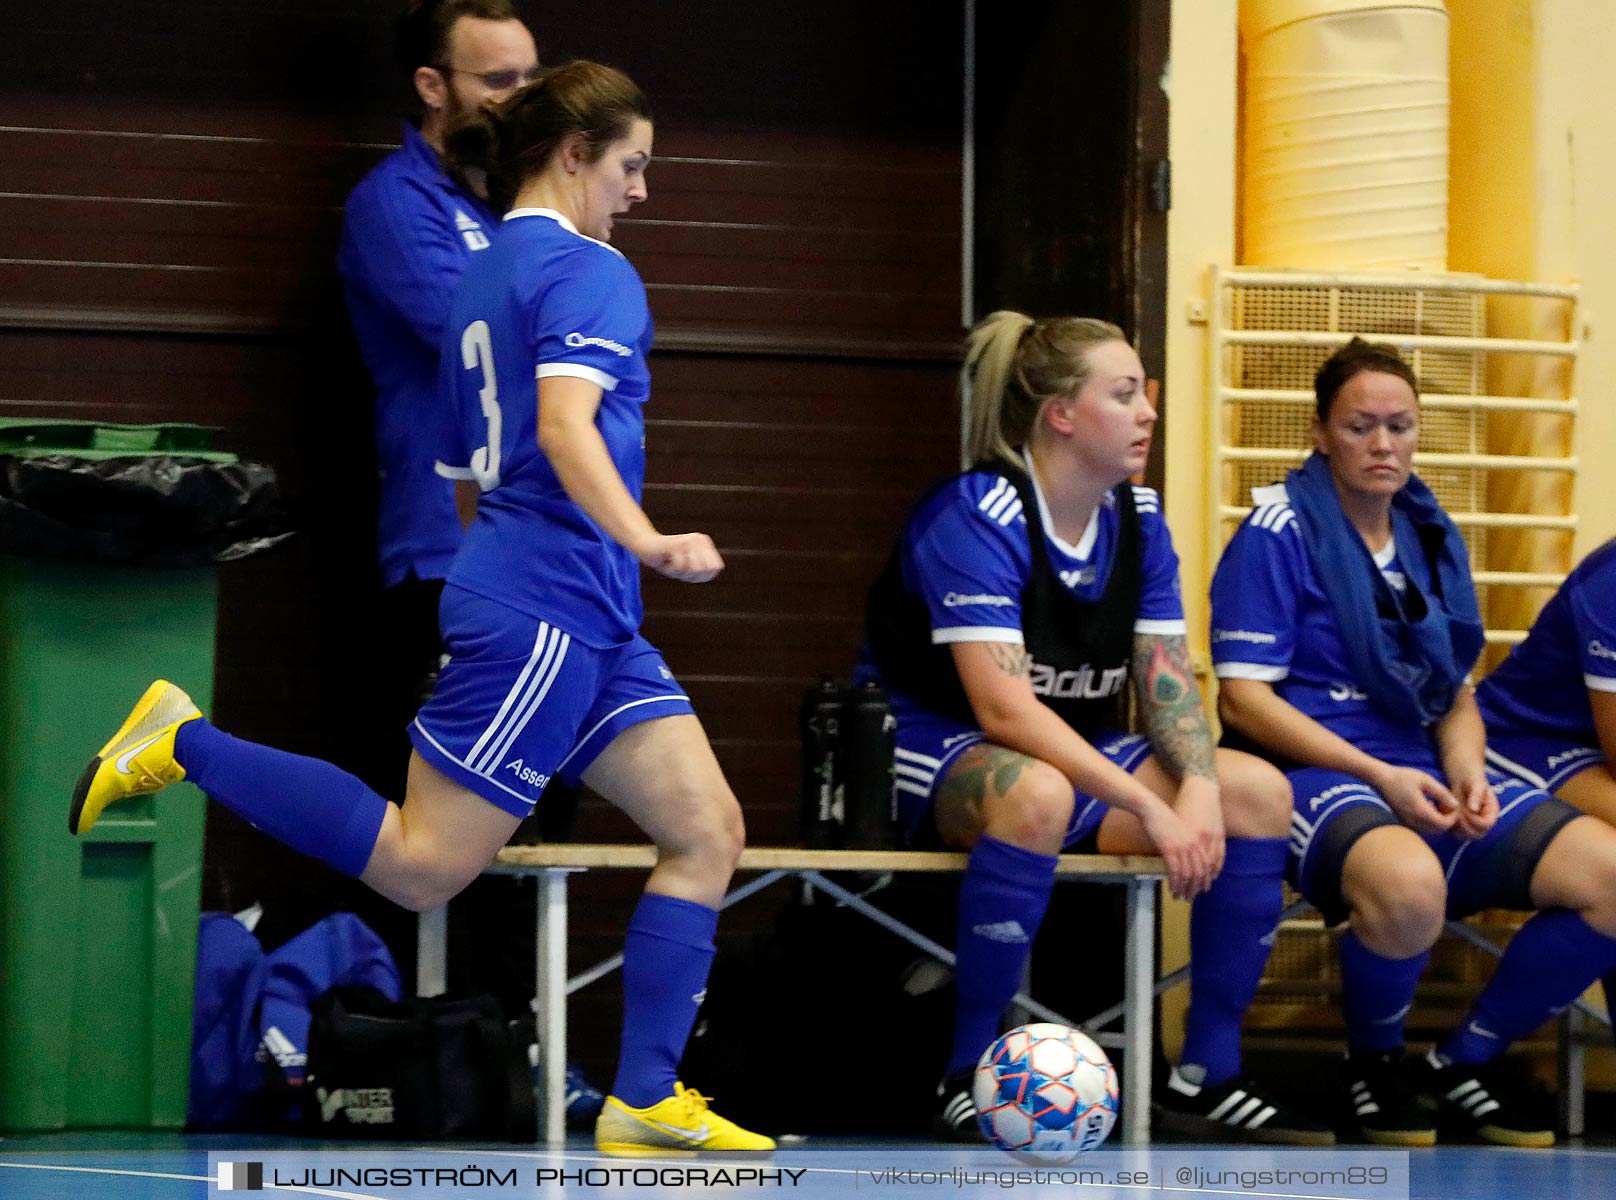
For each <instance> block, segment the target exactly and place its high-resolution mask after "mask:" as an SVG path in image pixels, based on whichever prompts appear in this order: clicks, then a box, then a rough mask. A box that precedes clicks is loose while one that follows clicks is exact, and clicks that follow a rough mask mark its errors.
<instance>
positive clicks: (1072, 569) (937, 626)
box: [899, 472, 1185, 645]
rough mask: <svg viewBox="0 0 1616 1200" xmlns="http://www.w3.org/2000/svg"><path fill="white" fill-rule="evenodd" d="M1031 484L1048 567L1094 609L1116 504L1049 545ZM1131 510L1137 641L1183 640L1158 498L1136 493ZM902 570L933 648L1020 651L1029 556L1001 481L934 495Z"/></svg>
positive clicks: (970, 481) (1049, 533)
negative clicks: (921, 605) (1072, 539)
mask: <svg viewBox="0 0 1616 1200" xmlns="http://www.w3.org/2000/svg"><path fill="white" fill-rule="evenodd" d="M1029 475H1030V476H1031V477H1032V483H1033V494H1034V496H1035V497H1036V499H1037V501H1038V504H1039V507H1040V512H1039V516H1040V517H1041V519H1042V521H1043V526H1044V530H1045V535H1044V540H1045V543H1046V544H1047V546H1048V548H1049V561H1050V566H1051V567H1052V568H1054V570H1055V572H1056V574H1057V575H1059V576H1060V580H1061V582H1062V583H1063V584H1065V586H1066V588H1067V590H1069V591H1070V592H1071V593H1072V594H1073V595H1074V596H1075V597H1076V598H1077V599H1079V600H1081V601H1083V602H1085V603H1094V602H1096V601H1098V600H1099V599H1100V598H1101V597H1102V596H1103V595H1104V594H1105V589H1106V584H1107V582H1108V581H1109V580H1110V578H1111V560H1112V558H1113V556H1114V553H1113V552H1114V547H1115V545H1116V542H1117V511H1116V505H1115V501H1114V499H1113V498H1112V497H1111V496H1110V495H1107V496H1106V499H1105V502H1104V503H1103V504H1102V505H1101V506H1100V507H1099V508H1097V509H1095V510H1094V515H1093V516H1092V517H1091V518H1090V519H1089V523H1088V527H1087V528H1086V529H1085V530H1084V532H1083V534H1082V536H1081V537H1080V538H1079V539H1078V541H1077V543H1076V544H1075V545H1074V544H1071V543H1068V542H1065V541H1062V540H1061V539H1060V538H1058V537H1056V536H1055V534H1054V532H1053V530H1054V522H1053V521H1051V519H1050V516H1049V511H1048V507H1047V506H1046V505H1045V503H1044V497H1043V493H1042V492H1041V491H1039V490H1038V480H1037V477H1036V476H1032V475H1031V472H1029ZM1134 506H1135V508H1136V509H1137V510H1138V514H1139V544H1140V556H1141V564H1140V565H1141V570H1140V592H1139V612H1138V614H1137V616H1136V617H1135V620H1134V632H1135V633H1157V634H1182V633H1184V632H1185V624H1184V602H1183V598H1182V596H1181V595H1180V594H1179V588H1178V554H1177V552H1176V551H1174V549H1173V539H1172V535H1171V534H1170V533H1168V531H1167V522H1166V521H1164V520H1163V519H1162V515H1161V497H1160V496H1158V495H1157V494H1156V493H1155V491H1153V490H1152V489H1150V488H1145V487H1135V488H1134ZM899 563H900V567H901V569H902V571H903V581H904V583H905V585H906V586H907V587H908V588H909V590H910V591H912V592H913V593H914V594H915V595H917V596H919V597H920V598H921V599H922V600H923V601H924V602H925V605H926V610H927V612H928V613H929V614H930V618H931V640H932V642H933V643H934V644H945V643H949V642H971V641H975V642H982V641H988V642H1008V643H1012V644H1016V645H1020V644H1021V643H1022V642H1023V637H1022V630H1021V592H1022V589H1023V588H1024V587H1025V586H1026V584H1027V580H1028V577H1029V576H1030V575H1031V573H1032V554H1031V551H1030V549H1029V548H1028V545H1027V520H1026V517H1024V516H1023V515H1022V511H1021V500H1020V498H1019V497H1018V496H1017V494H1016V490H1015V488H1014V487H1013V486H1011V483H1010V481H1009V480H1008V479H1006V478H1005V477H1004V476H1003V475H996V474H985V473H971V474H966V475H963V476H961V477H960V479H959V482H958V484H957V485H955V486H950V487H945V488H942V489H940V490H939V491H938V492H937V493H936V494H935V495H934V496H933V497H932V499H931V501H930V502H929V503H928V504H926V505H925V506H924V507H923V508H922V509H920V510H919V511H917V512H916V513H915V514H914V516H913V518H912V519H911V520H910V521H909V523H908V525H907V526H905V528H904V531H903V538H902V542H901V543H900V549H899Z"/></svg>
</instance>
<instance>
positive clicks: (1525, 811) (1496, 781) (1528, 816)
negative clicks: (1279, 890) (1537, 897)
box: [1286, 762, 1579, 923]
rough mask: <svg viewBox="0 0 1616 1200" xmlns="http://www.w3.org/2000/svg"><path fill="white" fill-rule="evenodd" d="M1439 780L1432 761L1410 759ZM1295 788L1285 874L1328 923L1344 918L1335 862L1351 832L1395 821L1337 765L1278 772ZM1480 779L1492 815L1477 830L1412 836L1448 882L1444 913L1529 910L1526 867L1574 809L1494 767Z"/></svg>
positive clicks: (1574, 813)
mask: <svg viewBox="0 0 1616 1200" xmlns="http://www.w3.org/2000/svg"><path fill="white" fill-rule="evenodd" d="M1406 765H1414V766H1417V767H1418V768H1419V769H1420V770H1423V771H1426V772H1427V773H1428V774H1431V775H1434V776H1435V777H1436V778H1438V779H1440V780H1442V781H1443V782H1444V783H1446V782H1447V779H1446V776H1445V775H1443V773H1442V771H1441V770H1440V769H1438V768H1437V767H1436V766H1435V765H1434V764H1427V763H1423V762H1421V763H1413V764H1406ZM1286 778H1287V779H1289V780H1290V783H1291V789H1292V791H1293V792H1294V794H1295V808H1294V810H1293V811H1292V813H1291V854H1290V861H1289V864H1288V866H1287V869H1286V879H1287V880H1288V881H1289V882H1290V884H1291V886H1292V887H1294V888H1295V889H1296V890H1297V891H1298V892H1300V893H1301V894H1302V896H1303V897H1304V898H1305V899H1306V900H1307V901H1308V902H1309V903H1310V904H1312V905H1313V906H1314V907H1315V908H1317V909H1318V910H1319V911H1320V912H1321V913H1322V914H1323V915H1324V917H1325V919H1326V920H1327V921H1329V922H1331V923H1334V922H1336V921H1339V920H1341V919H1342V918H1344V917H1345V916H1346V909H1345V901H1344V900H1343V898H1342V896H1341V890H1340V889H1341V868H1342V865H1343V864H1344V862H1345V860H1346V855H1347V851H1349V850H1350V849H1351V848H1352V845H1353V843H1354V842H1356V840H1357V837H1358V836H1361V835H1362V834H1364V833H1367V832H1368V831H1369V830H1370V829H1372V828H1374V827H1376V826H1377V825H1401V824H1402V822H1401V821H1400V820H1399V819H1398V818H1397V816H1396V814H1394V813H1393V812H1392V810H1391V806H1390V805H1388V804H1387V803H1386V801H1385V800H1384V799H1382V798H1381V795H1380V793H1379V792H1377V791H1375V789H1374V788H1372V787H1370V786H1369V785H1368V784H1367V783H1364V782H1363V781H1362V780H1359V779H1357V778H1355V777H1354V776H1351V775H1348V774H1345V773H1344V772H1341V771H1330V770H1326V769H1325V768H1322V767H1304V768H1302V769H1300V770H1296V771H1291V772H1289V773H1288V774H1287V775H1286ZM1488 779H1489V780H1490V781H1491V782H1492V785H1493V790H1494V791H1495V792H1496V793H1497V794H1498V820H1497V822H1496V823H1495V824H1494V825H1493V827H1492V829H1490V830H1488V832H1487V833H1486V835H1485V836H1483V837H1480V838H1477V839H1475V840H1474V841H1466V840H1464V839H1463V838H1460V837H1459V836H1457V835H1456V834H1453V833H1427V834H1421V835H1420V836H1421V837H1422V838H1423V839H1424V840H1425V844H1426V845H1427V846H1429V847H1430V848H1431V852H1432V853H1433V854H1435V855H1436V857H1437V861H1438V862H1439V863H1440V864H1441V866H1442V871H1443V874H1444V875H1445V876H1446V878H1447V883H1448V916H1449V917H1450V918H1458V917H1465V916H1469V915H1470V914H1471V913H1474V912H1479V911H1480V910H1481V909H1484V908H1510V909H1523V910H1525V909H1530V908H1531V907H1532V904H1531V901H1530V896H1529V887H1530V883H1531V873H1532V871H1533V870H1534V869H1535V868H1536V866H1537V862H1538V859H1539V858H1541V857H1542V853H1543V850H1544V849H1545V848H1546V847H1547V845H1548V843H1549V841H1550V840H1552V839H1553V837H1554V835H1555V834H1557V833H1558V832H1559V831H1560V830H1561V829H1562V828H1564V827H1565V826H1566V825H1567V824H1568V823H1569V822H1570V821H1572V820H1573V819H1575V818H1576V817H1577V816H1578V815H1579V814H1578V812H1577V810H1576V809H1574V808H1572V807H1571V806H1570V805H1569V804H1566V803H1565V802H1564V801H1561V800H1557V799H1555V798H1554V797H1553V796H1550V795H1548V794H1547V793H1545V792H1543V791H1541V790H1539V789H1537V788H1534V787H1532V786H1530V785H1529V784H1527V783H1524V782H1523V781H1521V780H1519V779H1514V778H1511V777H1509V776H1506V775H1504V774H1503V773H1501V772H1498V771H1489V772H1488Z"/></svg>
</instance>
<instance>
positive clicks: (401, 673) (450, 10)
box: [337, 0, 539, 786]
mask: <svg viewBox="0 0 1616 1200" xmlns="http://www.w3.org/2000/svg"><path fill="white" fill-rule="evenodd" d="M397 50H398V59H399V64H400V65H401V66H402V67H403V68H404V71H405V72H406V74H407V76H408V78H409V80H410V83H411V85H412V86H413V88H414V90H415V94H416V96H417V97H418V98H419V100H420V102H421V115H420V119H419V122H418V123H417V122H413V121H412V122H406V123H405V125H404V131H403V142H404V144H403V145H402V146H401V147H400V148H399V149H398V150H397V151H395V152H394V153H392V154H390V155H388V157H387V158H385V159H383V160H382V162H381V163H379V164H378V165H377V166H376V168H375V169H374V170H372V171H371V172H370V174H368V175H366V176H365V178H364V179H363V180H361V181H360V183H359V186H358V187H356V188H354V190H353V193H352V194H351V195H350V196H349V197H348V202H347V204H346V206H345V208H344V212H343V223H342V243H341V248H340V249H339V251H338V254H337V269H338V271H339V272H340V274H341V276H342V282H343V290H344V292H345V294H346V296H347V301H348V313H349V317H350V319H351V321H352V323H353V329H354V333H355V335H356V337H357V338H358V341H359V347H360V351H361V353H362V354H363V356H364V360H365V366H366V368H367V369H368V370H369V372H370V377H371V381H372V383H373V384H374V386H375V430H376V457H377V466H378V468H379V471H380V477H381V478H380V484H381V488H380V497H379V505H378V513H377V553H378V557H379V560H380V566H381V581H382V587H383V589H384V591H383V597H384V599H383V605H382V612H381V613H380V617H381V620H380V622H379V629H378V634H379V636H380V637H382V638H383V639H385V640H383V641H382V642H381V643H380V644H381V645H384V646H386V647H387V651H386V667H385V671H386V675H387V677H386V678H385V679H382V680H378V681H377V682H378V684H379V690H381V691H382V692H383V694H384V695H385V697H386V702H387V703H389V704H390V705H396V707H397V714H396V716H397V720H396V721H392V722H390V728H389V729H388V737H389V741H388V743H387V745H386V746H385V748H383V750H382V754H383V758H382V760H381V761H382V762H384V763H385V764H386V766H385V768H383V767H382V766H380V765H378V767H377V770H378V771H383V770H385V771H386V772H387V773H388V777H387V778H385V779H378V780H376V781H375V782H376V783H378V784H379V785H387V786H391V785H392V784H394V783H397V784H398V785H399V786H402V785H403V782H404V779H403V768H404V764H405V762H406V761H407V758H408V752H409V746H408V742H407V741H406V739H405V736H404V729H405V727H406V726H407V725H408V723H409V720H410V717H411V716H412V715H413V714H414V712H415V710H416V708H418V707H419V706H420V704H421V702H422V700H423V699H424V698H425V696H426V695H427V694H428V693H430V691H431V687H432V683H433V680H434V679H435V677H436V672H437V668H438V663H439V660H440V657H441V654H442V647H441V644H440V642H439V639H438V596H439V594H440V593H441V592H442V590H443V580H444V577H445V576H446V575H447V574H448V570H449V563H450V560H452V559H453V558H454V554H455V551H456V550H457V549H458V548H459V545H460V539H461V522H460V518H459V516H458V514H457V512H456V508H455V499H454V489H453V484H452V483H451V482H450V481H449V480H447V479H443V478H440V477H439V476H437V475H436V474H435V473H434V472H433V469H432V464H433V461H434V460H435V459H436V458H437V457H439V456H440V454H441V453H442V448H441V442H442V436H441V435H442V433H443V432H444V431H446V430H447V429H448V427H449V413H448V411H447V408H446V406H445V404H444V403H443V401H442V400H441V399H440V398H439V396H438V358H439V354H438V348H439V345H440V343H441V342H442V339H443V325H444V321H445V319H446V317H447V315H448V311H449V299H450V297H451V296H452V295H453V294H454V290H455V286H456V284H458V283H459V281H460V276H461V273H462V272H463V271H464V270H465V268H466V264H467V263H468V262H470V260H471V257H472V255H474V254H476V253H478V252H479V251H481V250H484V249H486V248H487V247H488V245H489V243H490V241H491V239H492V238H493V237H494V236H495V232H496V230H498V228H499V219H498V216H497V215H496V214H495V213H494V211H493V210H492V209H491V208H489V207H488V205H487V203H486V202H485V201H484V200H483V199H482V198H481V197H480V196H478V195H477V194H476V193H475V192H474V191H473V190H472V189H471V188H469V187H468V186H467V185H466V183H465V181H463V180H459V179H456V178H454V177H452V176H451V175H450V174H449V173H448V172H447V171H446V170H445V169H444V166H443V162H442V155H443V143H444V137H445V135H446V134H447V132H448V131H449V130H450V129H451V128H453V127H454V125H455V124H456V123H457V122H458V121H459V120H460V118H461V117H462V116H463V115H464V114H465V113H467V112H471V111H475V110H476V109H477V108H479V107H481V106H482V105H485V104H489V103H492V102H495V101H498V100H502V99H504V98H505V97H506V96H508V95H510V94H511V93H512V92H513V91H515V90H516V89H517V88H518V87H520V86H521V85H522V84H523V83H525V82H528V81H530V80H532V79H534V78H536V77H537V75H538V72H539V59H538V51H537V48H536V47H535V45H534V42H533V35H532V34H531V33H530V32H529V31H528V28H527V26H526V25H524V24H523V23H522V22H521V20H520V19H518V17H517V15H516V12H515V9H514V8H513V7H512V4H511V0H410V3H408V4H407V5H406V7H405V9H404V11H403V13H402V14H401V15H400V17H399V21H398V27H397ZM395 770H396V778H394V777H393V774H392V773H393V772H394V771H395Z"/></svg>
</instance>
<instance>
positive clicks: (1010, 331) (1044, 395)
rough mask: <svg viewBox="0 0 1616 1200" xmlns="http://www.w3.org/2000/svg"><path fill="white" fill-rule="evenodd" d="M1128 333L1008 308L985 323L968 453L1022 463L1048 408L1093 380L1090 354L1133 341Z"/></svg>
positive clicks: (968, 359)
mask: <svg viewBox="0 0 1616 1200" xmlns="http://www.w3.org/2000/svg"><path fill="white" fill-rule="evenodd" d="M1126 341H1127V338H1126V337H1125V336H1124V335H1123V332H1122V330H1121V329H1119V328H1117V326H1115V325H1113V324H1111V323H1110V322H1109V321H1099V320H1096V319H1094V318H1093V317H1045V318H1043V319H1041V320H1037V321H1035V320H1033V319H1032V318H1031V317H1029V316H1027V314H1026V313H1020V312H1015V311H1014V310H1012V309H1000V310H999V311H997V312H992V313H989V314H988V315H987V316H985V317H983V318H982V320H980V321H978V322H977V324H976V327H975V328H974V329H972V330H971V333H970V337H969V339H968V340H967V342H966V350H965V375H966V377H967V378H968V379H969V380H970V383H971V406H970V414H969V418H968V421H967V425H966V429H967V436H966V453H967V454H968V455H969V457H970V460H971V461H972V462H988V461H992V460H999V461H1003V462H1011V463H1013V462H1015V461H1016V458H1017V453H1016V452H1017V451H1018V450H1019V449H1020V447H1022V446H1024V445H1026V443H1027V441H1028V439H1030V438H1031V437H1032V431H1033V427H1034V426H1035V425H1036V424H1037V423H1038V414H1039V413H1040V412H1042V411H1043V407H1044V403H1045V402H1046V401H1048V400H1050V399H1052V398H1053V397H1055V396H1073V395H1076V394H1077V393H1078V392H1079V391H1081V390H1082V388H1083V385H1084V384H1085V383H1086V382H1088V377H1089V361H1088V352H1089V350H1090V349H1091V348H1092V347H1094V346H1098V345H1101V344H1102V343H1104V342H1126Z"/></svg>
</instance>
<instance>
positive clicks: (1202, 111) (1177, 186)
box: [1162, 0, 1239, 1053]
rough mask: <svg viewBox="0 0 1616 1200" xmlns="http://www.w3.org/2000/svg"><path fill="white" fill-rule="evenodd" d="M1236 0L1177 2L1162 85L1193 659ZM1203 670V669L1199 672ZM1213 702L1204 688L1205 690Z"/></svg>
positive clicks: (1178, 507) (1176, 488) (1231, 190)
mask: <svg viewBox="0 0 1616 1200" xmlns="http://www.w3.org/2000/svg"><path fill="white" fill-rule="evenodd" d="M1238 16H1239V5H1238V3H1237V0H1174V4H1173V30H1172V42H1171V51H1170V53H1171V67H1170V70H1169V72H1168V77H1167V79H1166V80H1165V81H1164V82H1165V86H1166V87H1167V89H1168V101H1169V106H1170V112H1171V127H1170V129H1169V132H1168V146H1169V151H1170V153H1171V155H1172V160H1173V207H1172V210H1171V211H1170V212H1169V213H1168V214H1167V378H1166V380H1165V381H1164V392H1165V395H1166V408H1165V412H1166V422H1167V438H1166V447H1165V454H1166V465H1167V479H1168V484H1167V487H1166V495H1165V497H1164V500H1165V503H1166V508H1167V520H1168V523H1169V525H1170V526H1171V528H1172V531H1173V543H1174V545H1175V546H1176V547H1177V548H1178V553H1179V559H1180V565H1181V573H1182V578H1183V580H1184V585H1185V586H1184V608H1185V612H1186V615H1187V616H1188V618H1189V629H1190V648H1191V650H1192V651H1193V652H1194V654H1195V656H1196V660H1197V663H1198V664H1204V663H1205V661H1206V653H1207V619H1208V613H1207V603H1206V591H1205V582H1206V581H1207V580H1210V578H1211V572H1212V566H1213V564H1211V563H1209V562H1207V561H1206V545H1207V537H1208V534H1209V526H1208V525H1207V522H1208V521H1209V520H1211V515H1210V514H1211V507H1210V505H1209V504H1208V502H1207V497H1208V496H1210V495H1211V494H1212V492H1211V485H1210V483H1209V481H1208V480H1207V474H1206V452H1205V446H1206V378H1207V362H1206V339H1205V336H1204V334H1205V327H1204V326H1203V325H1201V324H1200V323H1199V322H1198V321H1197V320H1196V319H1195V318H1194V317H1193V316H1192V313H1191V309H1192V306H1193V305H1196V304H1199V303H1202V302H1204V301H1205V299H1206V297H1207V272H1208V269H1209V268H1210V267H1211V266H1212V264H1214V263H1231V262H1233V261H1234V237H1235V120H1236V115H1237V107H1238V106H1237V104H1236V100H1235V84H1236V79H1237V77H1238V74H1239V72H1238V65H1239V60H1238V53H1239V50H1238V45H1237V40H1236V27H1237V24H1238ZM1204 678H1205V675H1204V674H1203V679H1204ZM1208 700H1209V701H1210V696H1209V697H1208ZM1188 922H1189V918H1188V906H1187V905H1184V904H1179V903H1176V902H1173V901H1169V902H1168V903H1167V904H1166V905H1165V907H1164V909H1163V917H1162V952H1163V959H1164V962H1163V965H1164V966H1165V967H1167V968H1168V969H1173V968H1176V967H1178V966H1181V965H1182V964H1183V962H1184V961H1185V960H1186V958H1187V953H1188V945H1189V939H1188V933H1187V930H1188ZM1188 1000H1189V995H1188V989H1187V988H1182V987H1181V988H1178V989H1176V990H1175V991H1173V992H1170V993H1168V994H1167V996H1165V997H1164V998H1163V1000H1162V1017H1163V1033H1164V1037H1165V1038H1166V1039H1167V1041H1168V1047H1167V1048H1168V1050H1169V1052H1171V1053H1176V1051H1177V1042H1178V1039H1179V1038H1180V1037H1181V1036H1182V1020H1183V1010H1184V1007H1185V1006H1186V1005H1187V1003H1188Z"/></svg>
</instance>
